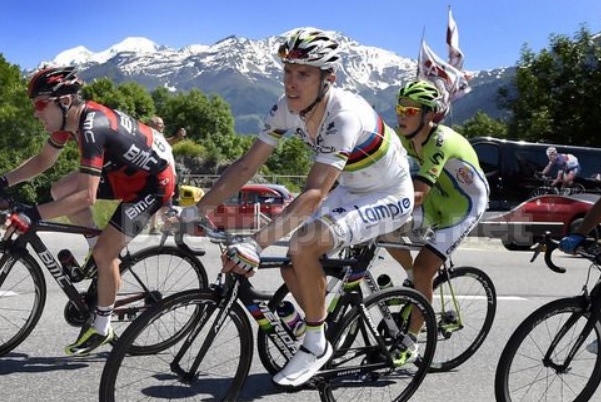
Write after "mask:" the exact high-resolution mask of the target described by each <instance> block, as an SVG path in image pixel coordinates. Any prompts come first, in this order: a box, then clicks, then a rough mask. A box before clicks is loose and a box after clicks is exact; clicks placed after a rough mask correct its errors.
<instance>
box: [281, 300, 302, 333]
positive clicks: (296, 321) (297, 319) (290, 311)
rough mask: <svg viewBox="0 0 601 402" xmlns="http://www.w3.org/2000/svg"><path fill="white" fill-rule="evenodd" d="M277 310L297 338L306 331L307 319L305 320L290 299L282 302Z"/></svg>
mask: <svg viewBox="0 0 601 402" xmlns="http://www.w3.org/2000/svg"><path fill="white" fill-rule="evenodd" d="M276 312H277V314H278V316H279V317H280V319H281V320H282V321H283V322H284V323H285V324H286V325H288V328H290V329H291V330H292V332H293V333H294V335H295V336H296V337H297V338H298V337H300V336H302V335H303V334H304V333H305V329H306V328H305V320H303V318H302V317H301V316H300V314H299V313H298V311H296V309H295V308H294V305H293V304H292V303H290V302H289V301H284V302H282V303H280V305H279V306H278V307H277V309H276Z"/></svg>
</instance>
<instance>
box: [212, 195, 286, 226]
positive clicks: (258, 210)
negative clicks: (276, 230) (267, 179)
mask: <svg viewBox="0 0 601 402" xmlns="http://www.w3.org/2000/svg"><path fill="white" fill-rule="evenodd" d="M293 198H294V197H293V196H292V193H290V191H288V189H287V188H286V187H284V186H281V185H276V184H246V185H244V186H243V187H242V189H241V190H240V191H239V192H238V193H236V194H235V195H234V196H233V197H231V198H229V199H228V200H226V201H225V202H224V203H223V204H221V205H220V206H219V207H217V209H216V210H215V211H214V212H213V213H211V214H209V216H208V218H209V219H210V220H211V221H212V222H213V223H214V224H215V225H216V226H217V227H218V228H219V229H258V228H260V227H261V226H262V225H263V224H265V222H269V220H270V219H272V218H273V217H274V216H276V215H278V214H279V213H281V212H282V210H283V209H284V208H285V207H286V206H287V205H288V204H290V203H291V202H292V200H293Z"/></svg>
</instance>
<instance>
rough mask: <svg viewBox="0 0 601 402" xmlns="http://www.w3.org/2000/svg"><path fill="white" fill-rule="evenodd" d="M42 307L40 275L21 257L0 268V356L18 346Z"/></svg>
mask: <svg viewBox="0 0 601 402" xmlns="http://www.w3.org/2000/svg"><path fill="white" fill-rule="evenodd" d="M45 304H46V282H45V281H44V273H43V272H42V270H41V268H40V266H39V265H38V263H37V262H36V261H35V259H34V258H33V257H32V256H31V255H29V254H23V255H21V256H19V257H18V258H15V259H10V260H9V261H8V262H6V263H5V265H4V266H2V267H1V269H0V356H3V355H5V354H7V353H8V352H10V351H11V350H13V349H14V348H16V347H17V346H19V345H20V344H21V343H22V342H23V341H24V340H25V339H27V337H28V336H29V334H30V333H31V331H33V329H34V328H35V326H36V325H37V323H38V321H39V320H40V317H41V316H42V312H43V311H44V306H45Z"/></svg>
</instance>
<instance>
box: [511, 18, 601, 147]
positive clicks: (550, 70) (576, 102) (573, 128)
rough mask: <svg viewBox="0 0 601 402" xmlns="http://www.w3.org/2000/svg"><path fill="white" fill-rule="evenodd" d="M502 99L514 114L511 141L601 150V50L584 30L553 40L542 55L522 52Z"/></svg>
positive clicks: (591, 36) (557, 36)
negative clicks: (558, 144)
mask: <svg viewBox="0 0 601 402" xmlns="http://www.w3.org/2000/svg"><path fill="white" fill-rule="evenodd" d="M499 94H500V100H501V106H503V107H505V108H507V109H509V110H510V111H511V112H512V118H511V120H510V122H509V127H508V135H509V136H510V137H512V138H520V139H524V140H529V141H547V142H554V143H560V144H573V145H588V146H596V147H599V146H601V137H600V136H599V135H597V133H599V132H601V119H599V116H601V102H599V99H600V98H601V46H600V44H599V39H598V38H597V39H595V38H594V37H593V35H592V34H591V33H590V32H589V31H588V30H587V29H586V28H584V27H583V28H581V29H580V31H579V32H577V33H576V34H575V36H574V39H570V38H568V37H566V36H562V35H551V37H550V45H549V47H548V48H546V49H543V50H542V51H541V52H540V53H539V54H535V53H534V52H532V51H531V50H530V49H528V48H527V47H524V48H523V49H522V54H521V59H520V61H519V63H518V68H517V72H516V76H515V79H514V82H513V85H512V86H510V87H505V88H502V89H501V91H500V93H499Z"/></svg>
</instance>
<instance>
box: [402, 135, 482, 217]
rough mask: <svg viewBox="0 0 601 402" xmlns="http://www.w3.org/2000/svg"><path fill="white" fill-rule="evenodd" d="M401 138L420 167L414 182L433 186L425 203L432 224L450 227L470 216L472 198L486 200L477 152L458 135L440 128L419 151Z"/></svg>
mask: <svg viewBox="0 0 601 402" xmlns="http://www.w3.org/2000/svg"><path fill="white" fill-rule="evenodd" d="M400 137H401V141H402V143H403V146H405V148H406V149H407V152H408V154H409V155H410V156H412V157H413V158H415V159H416V161H417V162H418V164H419V166H420V169H419V171H418V173H417V176H416V177H415V178H414V179H415V180H420V181H423V182H424V183H426V184H428V185H429V186H430V187H432V189H431V190H430V192H429V193H428V195H427V197H426V200H425V201H424V208H426V209H429V211H427V212H428V215H430V218H431V219H432V220H433V221H434V222H432V223H436V224H438V225H439V226H450V225H452V224H453V223H454V222H456V221H457V220H458V219H461V218H463V217H464V216H466V215H467V214H468V213H469V211H470V207H471V205H472V203H473V200H474V199H475V198H480V197H487V198H488V194H489V189H488V182H487V180H486V177H485V176H484V172H482V169H481V168H480V163H479V162H478V156H477V154H476V151H474V148H473V147H472V146H471V144H470V143H469V141H468V140H467V139H465V137H463V136H462V135H461V134H459V133H457V132H455V131H454V130H452V129H451V128H449V127H446V126H442V125H439V126H438V127H437V128H436V129H435V130H433V131H432V132H431V133H430V135H429V136H428V138H427V139H426V141H425V142H424V143H423V144H422V149H421V150H420V151H419V152H418V151H416V149H415V147H414V146H413V143H412V142H411V141H410V140H408V139H407V138H405V137H403V136H400Z"/></svg>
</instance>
